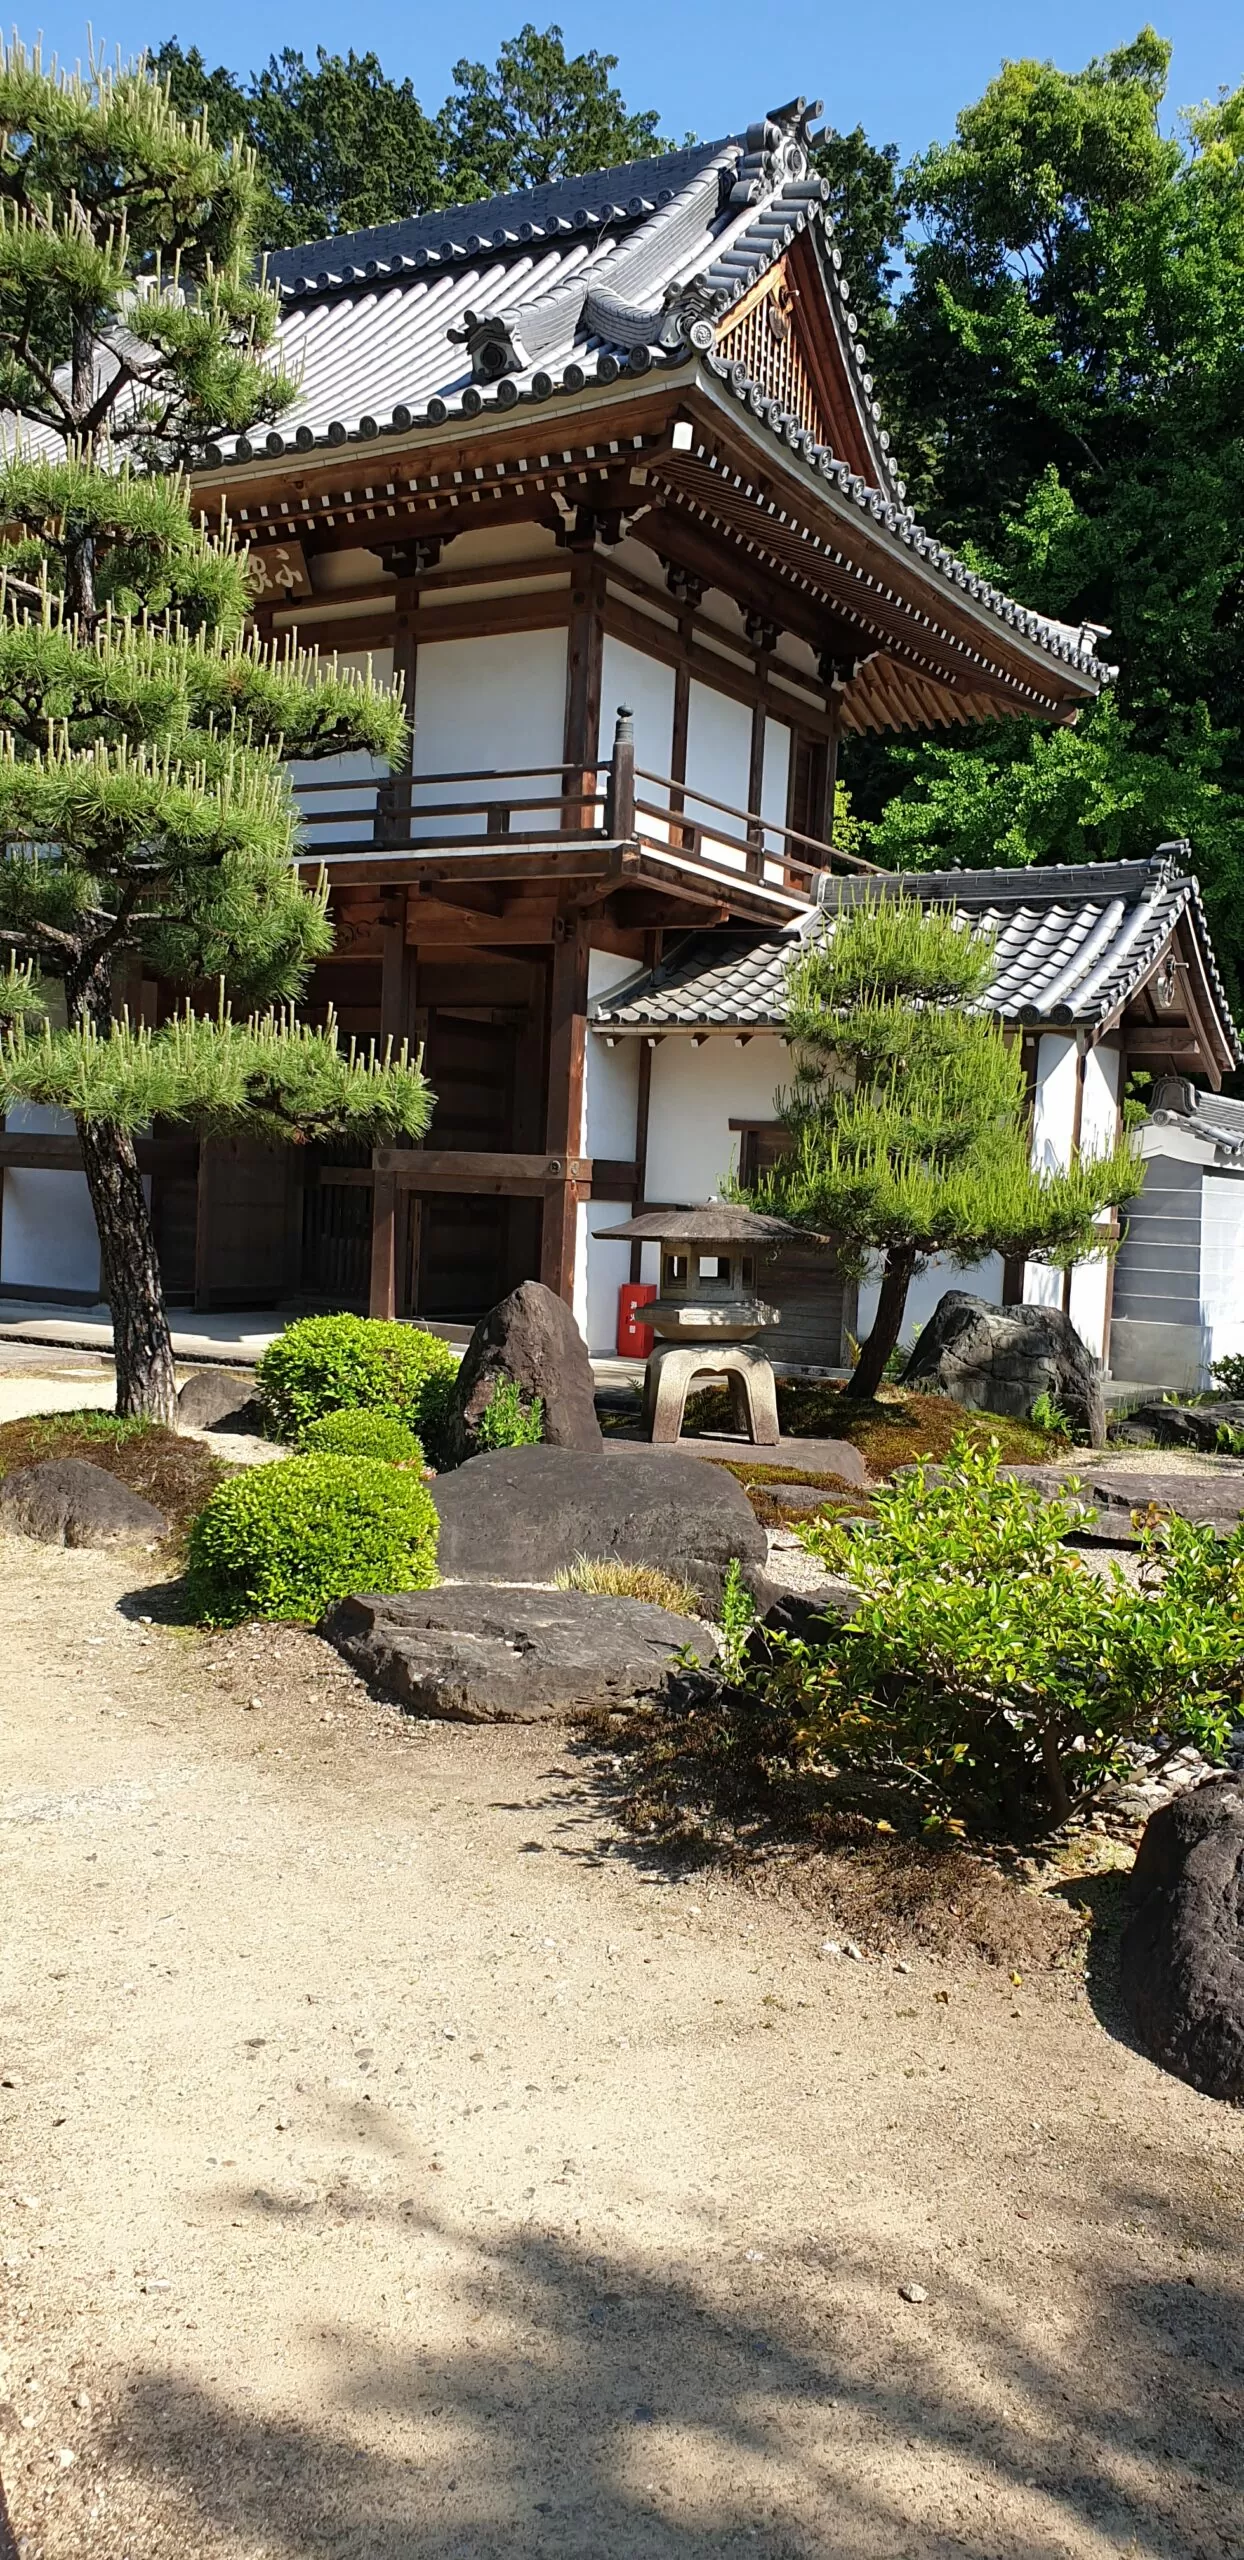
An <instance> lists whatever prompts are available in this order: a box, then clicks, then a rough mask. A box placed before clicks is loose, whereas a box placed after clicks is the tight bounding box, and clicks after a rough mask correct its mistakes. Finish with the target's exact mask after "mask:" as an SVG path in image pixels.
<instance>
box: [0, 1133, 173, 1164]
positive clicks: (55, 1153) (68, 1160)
mask: <svg viewBox="0 0 1244 2560" xmlns="http://www.w3.org/2000/svg"><path fill="white" fill-rule="evenodd" d="M134 1144H135V1151H136V1153H137V1156H138V1165H139V1171H140V1172H141V1173H165V1174H168V1173H195V1172H197V1170H198V1163H199V1141H198V1139H197V1138H137V1139H135V1142H134ZM5 1165H11V1166H12V1168H13V1170H14V1171H15V1172H18V1171H20V1172H23V1173H81V1171H82V1149H81V1147H80V1145H79V1143H78V1140H77V1139H76V1138H73V1137H65V1138H59V1137H58V1138H53V1137H47V1136H44V1135H43V1134H42V1132H41V1131H38V1130H30V1131H29V1132H25V1131H22V1130H20V1129H7V1130H3V1131H0V1168H2V1167H3V1166H5Z"/></svg>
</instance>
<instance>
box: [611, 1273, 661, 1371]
mask: <svg viewBox="0 0 1244 2560" xmlns="http://www.w3.org/2000/svg"><path fill="white" fill-rule="evenodd" d="M656 1294H657V1292H656V1288H655V1285H654V1283H653V1282H652V1281H651V1280H624V1281H623V1283H622V1286H621V1288H620V1289H619V1291H618V1351H619V1355H620V1357H621V1358H622V1359H623V1360H646V1359H647V1357H648V1354H649V1352H650V1351H651V1349H652V1327H651V1325H647V1324H640V1323H639V1322H638V1321H637V1319H636V1314H635V1310H636V1308H637V1307H646V1306H647V1305H648V1303H649V1301H650V1299H652V1298H655V1296H656Z"/></svg>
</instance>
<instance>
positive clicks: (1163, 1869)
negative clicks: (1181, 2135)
mask: <svg viewBox="0 0 1244 2560" xmlns="http://www.w3.org/2000/svg"><path fill="white" fill-rule="evenodd" d="M1132 1890H1133V1894H1134V1897H1135V1901H1136V1909H1135V1910H1134V1912H1133V1914H1132V1917H1131V1919H1130V1920H1129V1922H1128V1925H1127V1928H1126V1929H1125V1931H1124V1934H1123V1942H1122V1947H1121V1950H1120V1987H1121V1989H1122V1993H1123V1998H1124V2001H1125V2003H1126V2006H1127V2009H1128V2012H1129V2015H1130V2017H1131V2020H1132V2023H1133V2025H1134V2027H1135V2029H1136V2032H1137V2034H1138V2035H1139V2037H1140V2040H1141V2042H1142V2044H1143V2045H1144V2047H1145V2050H1146V2052H1148V2053H1150V2054H1152V2056H1153V2058H1154V2061H1155V2062H1160V2063H1161V2064H1162V2065H1163V2066H1164V2068H1165V2069H1166V2070H1167V2071H1173V2072H1175V2073H1177V2074H1178V2077H1179V2078H1180V2079H1181V2080H1189V2081H1191V2083H1192V2086H1193V2088H1194V2089H1200V2090H1202V2091H1203V2092H1204V2094H1205V2096H1206V2097H1209V2098H1232V2099H1235V2100H1236V2101H1237V2102H1239V2101H1241V2100H1244V1783H1241V1780H1240V1778H1239V1777H1238V1776H1237V1775H1235V1774H1232V1775H1229V1776H1219V1777H1213V1778H1208V1779H1206V1780H1205V1782H1204V1783H1203V1784H1202V1785H1201V1786H1199V1787H1190V1788H1188V1789H1187V1791H1186V1792H1185V1793H1184V1794H1182V1795H1179V1796H1177V1797H1176V1798H1175V1799H1174V1801H1173V1802H1172V1803H1170V1804H1166V1805H1163V1807H1162V1809H1161V1811H1160V1812H1158V1813H1155V1814H1154V1815H1153V1817H1152V1819H1151V1821H1150V1822H1149V1823H1147V1824H1146V1827H1145V1833H1144V1837H1143V1839H1142V1841H1141V1844H1140V1848H1139V1850H1138V1851H1137V1855H1136V1865H1135V1868H1134V1869H1133V1873H1132Z"/></svg>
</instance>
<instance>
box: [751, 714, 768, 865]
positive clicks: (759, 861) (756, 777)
mask: <svg viewBox="0 0 1244 2560" xmlns="http://www.w3.org/2000/svg"><path fill="white" fill-rule="evenodd" d="M767 716H768V713H767V708H766V704H765V700H764V697H763V696H758V697H757V699H756V701H755V702H754V703H753V704H752V735H751V753H750V755H749V757H748V764H747V806H748V809H749V810H750V811H752V812H754V813H755V815H756V816H757V817H758V816H759V812H760V803H761V800H762V799H763V797H764V787H765V721H766V718H767ZM747 838H748V843H749V844H750V846H751V848H752V850H751V853H750V854H749V856H748V863H747V869H748V874H749V876H750V878H751V879H753V880H762V879H763V878H764V849H765V831H764V828H763V827H762V826H758V825H757V826H750V827H749V828H748V830H747Z"/></svg>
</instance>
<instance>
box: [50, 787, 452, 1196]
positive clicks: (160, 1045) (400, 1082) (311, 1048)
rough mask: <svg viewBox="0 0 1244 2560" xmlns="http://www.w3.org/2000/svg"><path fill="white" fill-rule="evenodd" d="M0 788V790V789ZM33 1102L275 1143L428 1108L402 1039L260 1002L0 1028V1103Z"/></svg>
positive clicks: (421, 1116)
mask: <svg viewBox="0 0 1244 2560" xmlns="http://www.w3.org/2000/svg"><path fill="white" fill-rule="evenodd" d="M0 797H2V794H0ZM16 1102H34V1103H39V1104H41V1105H44V1106H45V1107H46V1106H51V1107H53V1108H55V1109H57V1110H61V1111H72V1112H73V1114H74V1116H75V1118H76V1119H78V1120H81V1121H102V1122H105V1123H106V1124H107V1125H108V1126H110V1127H113V1128H120V1129H145V1128H148V1127H149V1126H150V1124H151V1122H152V1121H153V1120H155V1119H157V1118H158V1119H162V1120H173V1121H178V1122H181V1123H183V1124H186V1125H189V1126H190V1127H192V1128H194V1129H197V1130H200V1131H203V1132H206V1133H213V1132H214V1133H216V1134H227V1133H228V1132H229V1131H231V1130H239V1129H240V1130H245V1131H246V1132H247V1133H248V1134H249V1135H251V1136H253V1137H259V1138H263V1139H267V1140H269V1141H270V1142H271V1143H273V1144H274V1145H275V1144H279V1143H280V1142H281V1141H282V1140H289V1139H297V1140H298V1141H299V1142H301V1143H306V1142H309V1141H313V1140H315V1139H317V1138H329V1137H332V1136H336V1135H340V1134H341V1133H342V1132H345V1133H346V1134H347V1135H348V1136H349V1137H351V1138H353V1139H354V1140H355V1141H356V1142H360V1143H362V1144H365V1145H368V1146H376V1145H383V1144H384V1143H386V1142H387V1141H389V1140H391V1139H392V1138H393V1137H395V1136H396V1135H397V1134H398V1132H399V1131H405V1132H413V1133H415V1134H418V1133H420V1132H421V1131H422V1130H423V1129H426V1127H427V1125H428V1122H429V1120H430V1118H431V1099H430V1097H429V1095H428V1091H427V1087H426V1085H425V1084H424V1081H423V1077H422V1075H421V1073H420V1070H419V1068H418V1066H417V1065H416V1064H415V1062H414V1060H413V1059H412V1058H411V1057H410V1056H409V1054H408V1052H407V1050H406V1048H405V1047H404V1046H403V1047H402V1048H401V1049H400V1050H398V1051H397V1052H396V1053H394V1052H393V1051H392V1050H391V1049H386V1050H385V1052H384V1053H383V1055H377V1054H376V1052H375V1051H374V1050H372V1049H370V1048H369V1049H368V1050H367V1051H366V1052H365V1053H364V1055H363V1056H362V1057H359V1056H357V1055H356V1054H355V1049H354V1044H353V1042H352V1043H351V1045H350V1047H349V1049H348V1050H343V1049H339V1048H338V1046H337V1035H336V1026H335V1023H334V1022H333V1020H332V1017H331V1016H330V1017H329V1020H328V1022H327V1024H326V1026H325V1028H324V1029H323V1030H315V1029H313V1028H312V1027H311V1026H310V1025H309V1024H307V1023H300V1022H295V1021H294V1019H293V1017H292V1016H291V1015H284V1014H276V1013H270V1014H266V1015H263V1016H257V1017H255V1018H254V1019H252V1020H251V1021H249V1022H233V1021H231V1020H230V1019H229V1017H228V1016H227V1014H223V1013H222V1014H221V1015H220V1016H219V1017H218V1019H217V1020H216V1021H214V1022H212V1021H205V1020H204V1019H203V1018H202V1017H201V1016H199V1015H197V1014H191V1013H185V1014H181V1015H179V1016H177V1018H176V1019H175V1020H174V1021H172V1022H168V1023H165V1024H164V1026H163V1028H162V1029H160V1030H158V1031H151V1030H149V1029H148V1028H147V1027H146V1026H145V1025H144V1024H141V1023H139V1024H134V1023H130V1022H121V1023H114V1024H113V1026H112V1028H111V1030H110V1031H109V1033H108V1035H107V1037H106V1038H102V1037H101V1036H100V1034H99V1033H98V1032H97V1031H96V1030H95V1029H94V1027H93V1025H91V1024H90V1023H88V1024H86V1025H85V1026H84V1027H83V1028H82V1029H80V1030H76V1031H53V1030H51V1029H48V1028H45V1029H44V1030H43V1031H42V1032H41V1033H36V1034H35V1035H34V1036H32V1035H31V1034H30V1033H29V1032H27V1031H26V1030H25V1028H24V1025H23V1024H22V1023H20V1022H19V1023H18V1025H17V1027H16V1028H15V1029H13V1030H11V1031H10V1032H9V1033H8V1035H7V1036H6V1037H0V1111H7V1110H10V1109H11V1108H12V1106H13V1104H14V1103H16Z"/></svg>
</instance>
